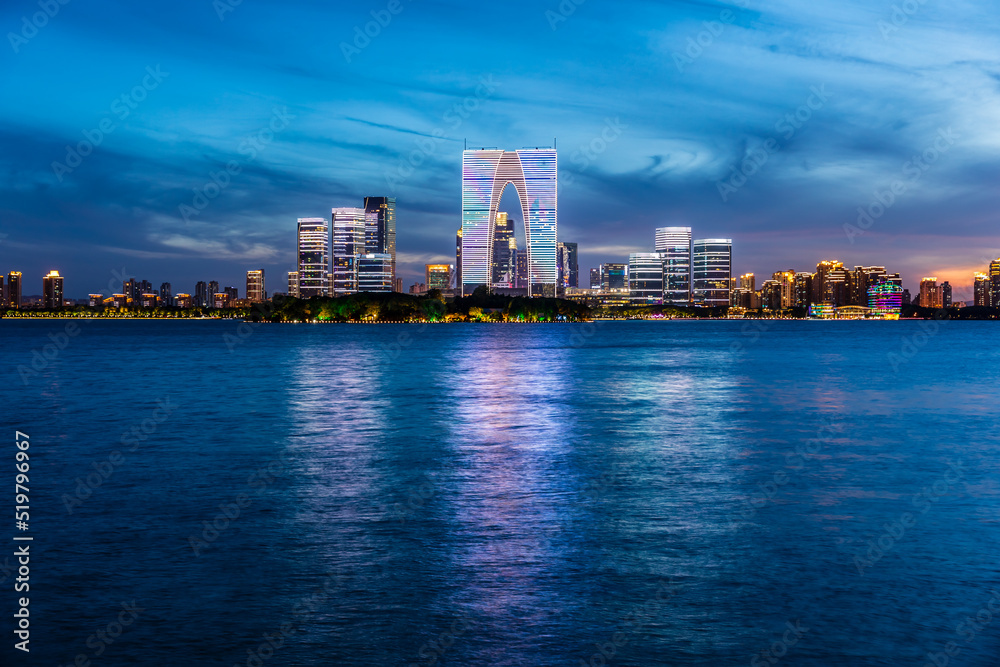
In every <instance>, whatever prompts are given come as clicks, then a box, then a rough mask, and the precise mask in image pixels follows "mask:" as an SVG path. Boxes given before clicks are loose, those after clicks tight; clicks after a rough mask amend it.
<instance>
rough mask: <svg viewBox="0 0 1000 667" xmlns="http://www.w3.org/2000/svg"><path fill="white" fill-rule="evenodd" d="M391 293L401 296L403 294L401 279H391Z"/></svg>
mask: <svg viewBox="0 0 1000 667" xmlns="http://www.w3.org/2000/svg"><path fill="white" fill-rule="evenodd" d="M386 254H388V253H386ZM392 291H393V292H396V293H398V294H402V293H403V279H402V278H393V279H392Z"/></svg>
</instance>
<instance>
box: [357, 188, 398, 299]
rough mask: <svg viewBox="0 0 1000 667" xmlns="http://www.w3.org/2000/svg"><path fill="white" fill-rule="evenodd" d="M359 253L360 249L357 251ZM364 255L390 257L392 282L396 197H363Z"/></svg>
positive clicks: (394, 266) (394, 276)
mask: <svg viewBox="0 0 1000 667" xmlns="http://www.w3.org/2000/svg"><path fill="white" fill-rule="evenodd" d="M359 254H361V253H360V251H359ZM364 254H366V255H373V254H374V255H389V256H391V257H392V278H393V284H395V279H396V198H395V197H365V248H364Z"/></svg>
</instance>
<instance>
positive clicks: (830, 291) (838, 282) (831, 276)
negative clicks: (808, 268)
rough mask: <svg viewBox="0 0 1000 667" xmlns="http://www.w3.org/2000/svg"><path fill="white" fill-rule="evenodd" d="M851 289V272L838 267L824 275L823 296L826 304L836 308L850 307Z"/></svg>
mask: <svg viewBox="0 0 1000 667" xmlns="http://www.w3.org/2000/svg"><path fill="white" fill-rule="evenodd" d="M852 293H853V287H852V284H851V272H850V271H848V270H847V269H846V268H845V267H843V266H839V267H835V268H833V269H830V271H828V272H827V274H826V286H825V287H824V289H823V295H824V297H826V303H832V304H833V305H834V306H837V307H838V308H839V307H840V306H847V305H850V303H851V300H852Z"/></svg>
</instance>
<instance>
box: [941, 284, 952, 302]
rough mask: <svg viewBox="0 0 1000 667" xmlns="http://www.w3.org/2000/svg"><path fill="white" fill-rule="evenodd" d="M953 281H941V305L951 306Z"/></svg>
mask: <svg viewBox="0 0 1000 667" xmlns="http://www.w3.org/2000/svg"><path fill="white" fill-rule="evenodd" d="M951 296H952V290H951V283H950V282H948V281H947V280H946V281H944V282H943V283H941V307H942V308H951Z"/></svg>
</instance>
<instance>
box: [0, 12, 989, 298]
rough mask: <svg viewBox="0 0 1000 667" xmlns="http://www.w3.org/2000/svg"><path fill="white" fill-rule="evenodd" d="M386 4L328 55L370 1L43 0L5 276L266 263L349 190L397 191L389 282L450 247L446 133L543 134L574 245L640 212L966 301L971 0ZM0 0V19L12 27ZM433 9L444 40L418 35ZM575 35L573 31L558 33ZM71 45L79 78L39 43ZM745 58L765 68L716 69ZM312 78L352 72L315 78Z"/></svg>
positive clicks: (585, 252) (982, 172)
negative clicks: (483, 35) (199, 48)
mask: <svg viewBox="0 0 1000 667" xmlns="http://www.w3.org/2000/svg"><path fill="white" fill-rule="evenodd" d="M404 7H405V11H403V12H402V13H401V14H399V15H398V16H395V17H394V18H393V22H392V24H391V25H389V26H387V27H386V29H385V31H384V33H383V34H381V35H380V36H379V37H378V38H377V39H373V40H371V44H370V45H368V46H367V47H366V48H365V49H363V50H362V51H361V52H360V53H356V54H355V53H349V54H348V55H349V57H348V55H345V54H344V53H343V49H340V48H339V47H338V45H339V44H340V43H341V42H343V43H346V44H351V43H352V40H353V35H354V27H355V26H363V25H364V24H365V22H366V21H369V20H371V17H370V15H369V12H368V11H367V10H363V9H361V8H354V7H323V8H322V12H323V14H322V18H323V20H318V18H319V16H320V15H319V13H318V12H319V11H320V10H319V8H317V7H311V6H307V7H293V8H287V7H283V8H282V12H281V21H282V23H281V25H284V26H287V27H288V28H290V29H294V31H295V34H296V35H298V36H299V37H300V39H296V40H294V42H289V41H288V40H273V39H269V38H267V39H266V38H265V36H266V35H267V34H269V29H270V27H271V26H272V23H273V21H274V19H273V16H274V12H273V11H272V10H273V9H274V8H273V7H271V6H270V5H269V4H268V3H267V2H265V3H263V4H261V3H255V4H249V5H248V4H246V3H242V4H240V6H238V7H235V8H234V9H233V11H232V12H227V13H225V14H224V16H223V17H219V16H218V15H217V12H216V11H214V10H213V9H212V7H211V6H210V5H206V4H205V3H203V2H193V1H190V2H188V1H182V2H179V3H177V4H176V6H175V13H176V16H175V18H172V19H171V20H170V26H171V29H172V30H171V31H170V32H165V31H162V30H157V29H156V26H155V24H154V23H151V22H150V19H149V18H148V15H147V14H146V13H144V12H142V11H140V10H138V9H132V10H128V11H120V8H118V7H114V8H112V7H111V6H106V7H105V6H98V7H95V8H94V13H93V15H87V14H84V13H82V12H80V11H77V10H75V9H74V8H73V7H67V8H65V9H64V10H63V11H61V12H60V14H59V15H58V17H56V18H55V19H53V20H52V22H51V24H50V25H48V26H46V27H45V28H44V29H42V30H39V34H38V35H37V36H34V37H32V39H31V40H30V41H28V42H27V43H26V44H17V48H16V49H15V48H10V49H8V50H7V53H6V56H5V57H6V58H8V59H10V63H11V65H12V66H10V67H5V68H3V69H2V70H0V76H3V79H2V81H3V82H4V83H5V84H6V85H7V87H8V88H9V89H13V90H22V91H24V92H25V94H26V98H27V99H29V100H31V102H30V104H28V105H20V104H17V105H16V104H15V103H14V102H13V100H7V101H6V103H0V113H2V114H3V116H4V120H5V121H6V122H5V124H4V130H3V132H4V141H5V145H6V146H8V148H9V151H8V152H6V154H5V156H6V158H7V160H6V161H5V166H6V167H7V169H5V173H6V174H8V176H6V177H5V178H4V179H3V180H2V183H0V187H2V190H0V192H2V194H3V199H4V201H5V216H4V218H5V225H4V227H3V229H2V230H0V232H2V233H4V234H6V235H7V236H6V237H5V238H3V239H2V242H0V259H2V260H4V261H5V263H6V264H8V265H10V264H11V263H12V260H13V258H15V257H16V258H17V264H19V268H20V270H22V271H23V272H24V273H25V274H26V275H36V274H40V273H43V272H45V271H47V270H49V269H50V268H51V267H53V266H58V267H60V270H61V271H62V272H63V273H65V274H66V275H72V276H74V277H75V280H74V281H73V285H74V286H73V287H71V288H70V289H71V291H73V290H77V289H78V290H79V291H76V292H74V295H75V296H83V295H85V294H86V293H87V292H89V291H92V290H96V289H100V288H101V286H103V284H104V283H105V282H106V279H107V278H106V276H107V274H108V273H109V271H110V270H111V268H112V267H114V268H116V269H120V268H121V267H122V266H126V267H139V266H143V267H149V269H148V273H149V274H150V275H152V274H156V275H164V276H166V275H169V276H170V277H171V279H172V280H173V281H174V282H176V283H178V284H193V283H194V282H195V281H196V280H197V279H198V276H200V275H201V274H202V273H203V272H204V270H203V267H204V266H206V265H209V264H210V265H212V266H216V267H218V269H216V270H217V271H218V277H219V279H220V280H221V281H222V282H224V283H230V282H232V283H237V284H238V282H239V281H240V280H241V276H242V272H243V270H244V269H245V267H247V266H250V265H253V266H259V267H261V268H264V269H265V270H267V271H268V272H270V273H271V274H272V275H278V274H279V273H280V272H281V271H282V270H286V269H285V267H286V266H288V265H289V264H292V263H293V261H294V248H293V247H292V246H291V244H288V243H287V242H284V241H283V240H282V239H283V238H284V236H283V232H282V224H283V222H282V221H284V220H286V219H287V218H288V217H289V216H293V217H294V216H298V215H322V214H323V213H324V212H325V211H327V210H328V209H329V208H330V207H331V206H333V205H335V204H336V203H337V202H342V201H355V200H358V199H360V198H361V197H363V196H364V195H365V194H367V193H368V192H370V191H371V190H373V189H375V190H377V191H384V192H385V193H386V194H387V195H389V196H395V197H397V198H398V200H399V202H400V205H399V210H398V214H399V220H400V225H401V227H400V232H399V238H398V241H397V242H398V245H399V247H400V248H401V249H402V248H405V251H404V252H403V253H402V254H401V255H400V256H399V257H398V258H397V261H398V264H399V270H398V271H399V274H400V275H401V276H402V277H403V278H404V282H407V283H409V282H413V281H416V280H419V279H420V276H421V275H422V267H423V265H424V264H425V263H429V262H444V261H449V262H450V261H451V253H450V252H448V248H447V246H446V245H445V244H442V242H441V240H442V239H443V238H445V237H450V236H451V235H453V234H454V231H455V229H457V227H458V225H459V219H458V218H459V215H460V210H459V206H458V205H457V204H456V202H457V201H458V199H459V197H460V185H459V183H458V181H457V178H456V175H457V174H459V173H460V172H461V158H460V155H459V154H460V152H461V148H462V145H463V141H464V140H465V139H466V138H468V140H469V142H470V143H472V144H491V145H504V146H509V147H512V148H517V147H522V146H524V145H531V144H544V145H548V144H550V143H551V141H552V137H557V138H558V144H559V146H560V149H561V150H562V151H563V156H562V157H563V160H562V172H563V175H564V176H566V177H565V178H563V179H562V181H563V182H562V186H561V192H560V199H561V200H562V201H561V205H562V206H561V208H562V211H561V213H562V215H561V217H562V220H560V225H561V227H562V232H563V235H564V236H565V237H566V238H573V239H574V240H575V241H576V242H578V243H579V244H580V249H581V256H580V264H581V266H584V267H594V266H597V265H598V264H600V263H604V262H612V261H620V260H621V258H624V257H627V255H628V254H629V253H631V252H639V251H642V249H643V248H644V247H645V245H646V244H645V237H646V230H647V229H649V228H653V227H662V226H693V227H703V228H711V229H713V230H715V233H716V234H717V235H718V236H719V237H721V238H734V239H739V243H740V248H741V250H740V251H739V252H738V253H737V254H736V256H735V257H734V261H735V264H734V272H737V273H742V272H756V273H759V274H765V273H768V272H769V269H770V267H772V266H791V265H793V264H794V263H795V261H796V260H797V259H798V258H804V257H810V258H819V257H847V256H850V257H853V258H856V259H855V260H854V261H856V262H857V263H859V264H864V265H870V264H877V263H883V262H884V263H889V264H892V265H893V266H894V267H897V268H898V270H899V271H900V272H901V273H902V274H903V275H904V276H905V277H907V281H910V280H919V277H921V276H922V275H924V274H927V275H936V276H937V277H939V278H940V279H941V280H949V281H950V282H951V283H952V284H953V285H955V289H956V291H957V292H958V291H960V290H963V289H964V290H966V295H965V296H966V297H967V298H970V299H971V295H970V293H971V287H972V280H971V278H969V276H971V275H972V274H973V273H974V272H975V271H981V270H982V268H981V267H982V265H983V264H984V263H985V261H986V260H984V258H983V257H980V254H984V255H991V256H992V257H996V256H997V255H998V254H1000V243H998V241H997V239H996V235H995V232H994V228H995V223H994V221H993V217H994V216H993V209H995V205H994V204H993V202H992V201H991V199H990V197H989V196H988V194H989V193H990V192H991V191H992V188H993V183H992V180H991V178H990V177H989V174H991V173H992V172H993V171H994V166H993V165H994V163H995V162H996V159H997V158H996V157H995V155H996V150H995V148H996V144H997V143H998V141H1000V139H998V135H997V134H996V131H995V129H994V128H995V127H996V123H995V118H994V115H995V112H994V111H993V110H994V109H996V108H997V105H996V104H995V98H996V95H997V87H996V85H995V81H994V79H993V78H992V74H991V70H990V66H989V63H991V62H992V61H993V58H994V56H993V52H994V49H993V47H992V30H991V28H992V27H993V26H992V21H993V19H984V18H983V17H982V16H980V15H979V13H978V12H975V11H974V10H973V9H972V8H969V7H958V8H949V9H948V10H944V9H943V8H936V7H932V6H927V5H922V6H921V7H920V8H919V11H917V12H916V13H914V14H913V15H907V16H906V17H905V18H906V21H905V24H904V25H896V24H895V23H893V17H892V11H891V8H889V7H872V6H869V5H866V4H863V3H860V2H849V3H843V2H840V3H833V2H823V3H817V4H814V5H812V7H811V9H810V14H814V15H816V16H819V17H822V19H823V21H822V25H823V28H822V30H820V29H818V28H817V27H815V26H813V25H809V24H808V23H806V24H803V22H802V20H801V17H797V16H796V14H795V12H794V11H792V9H791V8H789V7H787V6H785V5H781V4H778V3H766V2H765V3H752V4H751V3H745V2H733V3H732V4H731V5H718V6H716V5H710V4H696V3H689V4H686V5H676V6H670V7H666V6H655V5H649V4H648V3H634V2H622V3H615V5H614V6H606V7H605V6H600V5H593V4H590V3H588V4H586V5H580V6H579V7H577V8H576V10H575V11H574V12H573V13H572V14H571V15H568V16H564V15H562V14H561V13H560V10H559V9H558V6H557V5H554V6H553V7H551V8H548V9H545V8H542V7H539V6H537V5H531V4H529V3H518V2H515V3H512V4H509V5H507V6H505V7H504V8H502V9H501V8H493V7H489V8H475V9H473V8H467V7H462V6H454V7H452V6H448V7H443V6H427V7H424V6H420V5H418V4H413V5H409V4H407V5H404ZM723 11H729V12H730V14H727V15H726V16H727V17H728V18H731V20H729V21H728V22H725V21H723V20H722V17H721V12H723ZM547 12H549V13H547ZM552 12H554V14H552ZM484 13H485V16H484ZM22 14H23V10H22V8H20V7H18V6H16V5H5V7H4V8H3V9H2V10H0V22H2V23H3V24H5V25H8V26H9V28H10V30H11V31H16V29H17V27H18V26H19V25H20V24H21V18H22ZM553 16H555V18H553ZM973 16H974V19H973V18H972V17H973ZM473 17H475V20H476V21H477V22H478V21H483V20H486V21H489V23H490V25H493V26H495V27H496V29H497V30H501V31H504V30H507V31H509V33H510V41H509V42H508V43H509V45H510V47H511V48H509V49H504V50H503V51H502V52H500V53H498V54H496V57H494V58H492V59H491V61H490V63H489V64H488V65H486V64H479V63H475V62H472V61H468V60H466V59H463V58H461V57H459V54H463V53H468V52H471V51H472V50H473V49H475V48H476V38H475V37H474V36H473V35H471V34H467V33H465V32H461V33H460V34H452V31H449V30H448V26H452V25H459V24H462V23H463V22H467V21H470V20H472V19H473ZM640 17H641V19H642V20H641V21H640V20H638V19H639V18H640ZM713 22H714V23H713ZM880 23H881V24H882V25H881V26H880ZM705 24H708V25H711V26H712V27H713V28H714V29H715V33H718V34H715V33H713V32H708V33H705V31H706V28H705ZM331 25H333V26H342V29H340V28H338V29H334V30H332V31H331V30H330V29H329V26H331ZM886 25H888V26H890V27H889V28H888V29H886V28H885V26H886ZM638 26H642V27H638ZM719 26H722V32H719ZM442 30H444V31H447V34H448V35H449V39H447V40H435V39H433V36H434V35H437V34H439V31H442ZM595 34H597V35H599V37H597V38H596V39H597V45H598V46H599V47H600V48H596V49H595V48H594V43H592V42H591V41H590V40H589V39H584V38H585V37H587V36H589V35H595ZM136 35H143V38H142V39H141V40H140V39H136V38H135V36H136ZM312 35H315V37H316V39H315V40H310V39H309V37H310V36H312ZM428 36H430V37H431V39H430V40H428V39H427V37H428ZM330 41H332V42H333V47H332V48H326V47H323V48H321V47H320V46H319V44H324V45H325V44H327V43H328V42H330ZM191 43H202V44H205V47H204V48H205V52H204V53H198V54H192V53H190V52H188V51H186V50H185V49H186V47H187V45H190V44H191ZM414 43H424V44H427V43H430V44H432V45H433V47H432V48H428V49H421V50H420V51H419V52H417V53H414V52H413V50H412V49H411V48H409V47H410V46H411V45H412V44H414ZM927 44H934V45H935V48H933V49H927V47H926V45H927ZM692 45H693V46H692ZM224 54H234V55H236V56H238V57H234V58H226V57H222V56H223V55H224ZM71 58H72V59H76V61H77V62H79V64H80V67H81V69H83V70H84V71H86V72H87V75H86V76H84V77H78V76H76V75H74V74H72V73H70V72H68V71H62V70H56V69H54V68H52V67H50V65H52V64H53V63H57V62H66V61H67V60H68V59H71ZM526 63H531V64H532V67H531V68H527V67H524V65H525V64H526ZM390 65H391V67H390ZM394 68H399V71H398V72H397V70H396V69H394ZM568 71H572V75H571V76H567V72H568ZM759 71H768V72H769V76H768V78H767V80H757V79H754V80H755V81H756V83H755V86H754V87H753V89H750V88H747V87H746V86H744V85H742V83H741V82H743V81H745V80H748V79H750V78H753V75H754V73H756V72H759ZM393 72H396V73H393ZM651 80H655V81H657V82H658V83H657V85H656V86H655V87H651V86H649V85H648V82H649V81H651ZM43 82H44V83H43ZM595 82H600V84H601V85H600V87H599V90H598V89H596V88H595V87H594V86H593V85H592V84H593V83H595ZM326 84H332V85H334V86H337V87H338V88H340V89H346V90H353V91H355V93H354V94H353V96H352V97H351V98H350V99H349V100H346V101H345V100H341V99H334V98H333V97H332V96H331V95H330V94H329V92H328V91H329V85H326ZM123 98H124V99H123ZM718 99H726V100H727V104H725V105H718V104H715V103H714V101H715V100H718ZM665 119H667V120H665ZM102 121H107V123H104V128H105V129H104V130H100V128H101V127H102ZM108 123H110V125H109V124H108ZM109 129H110V131H109ZM84 133H86V134H84ZM87 136H90V137H92V138H93V141H92V142H91V144H93V145H90V144H87V143H85V142H88V141H90V140H88V139H87V138H86V137H87ZM178 136H183V137H185V141H184V142H182V143H178V142H177V141H176V137H178ZM935 145H936V146H937V148H935ZM67 147H69V149H67ZM78 149H79V150H78ZM84 153H86V155H84ZM925 156H931V157H934V160H933V161H931V160H929V159H925ZM914 158H918V159H917V160H915V159H914ZM230 162H232V163H233V169H232V171H233V172H237V173H230V172H229V171H227V166H228V165H229V163H230ZM54 165H55V166H54ZM925 168H926V169H925ZM914 169H915V170H916V171H914ZM237 170H238V171H237ZM747 173H750V174H751V175H747ZM908 174H914V175H916V176H919V178H918V180H916V181H911V180H909V179H910V178H911V176H908ZM744 180H745V182H743V181H744ZM895 181H899V182H900V183H901V185H900V187H899V188H897V189H896V192H898V194H896V193H894V191H893V184H894V182H895ZM720 184H722V185H723V186H724V187H723V188H722V192H720ZM737 186H739V187H737ZM729 188H734V189H735V192H734V191H730V190H729ZM723 196H725V198H726V200H725V201H724V200H723ZM880 199H881V201H880ZM883 202H885V203H883ZM202 204H205V205H204V206H202ZM185 206H186V207H189V208H190V209H191V211H194V212H193V213H192V212H191V211H188V210H183V211H182V207H185ZM199 207H200V208H199ZM859 208H860V209H862V210H863V211H864V212H865V215H864V216H862V215H861V214H860V213H859ZM507 209H508V210H515V207H513V206H509V207H507ZM859 219H860V220H859ZM404 221H405V224H404ZM859 221H860V225H859V224H858V223H859ZM845 225H854V226H855V227H856V231H852V230H845ZM36 229H46V230H49V232H50V235H47V236H46V237H45V238H35V237H33V236H32V230H36ZM861 232H863V233H861ZM779 241H780V242H779ZM932 253H933V254H932ZM910 288H911V289H913V288H914V285H912V284H911V285H910ZM31 291H34V288H32V290H31Z"/></svg>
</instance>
